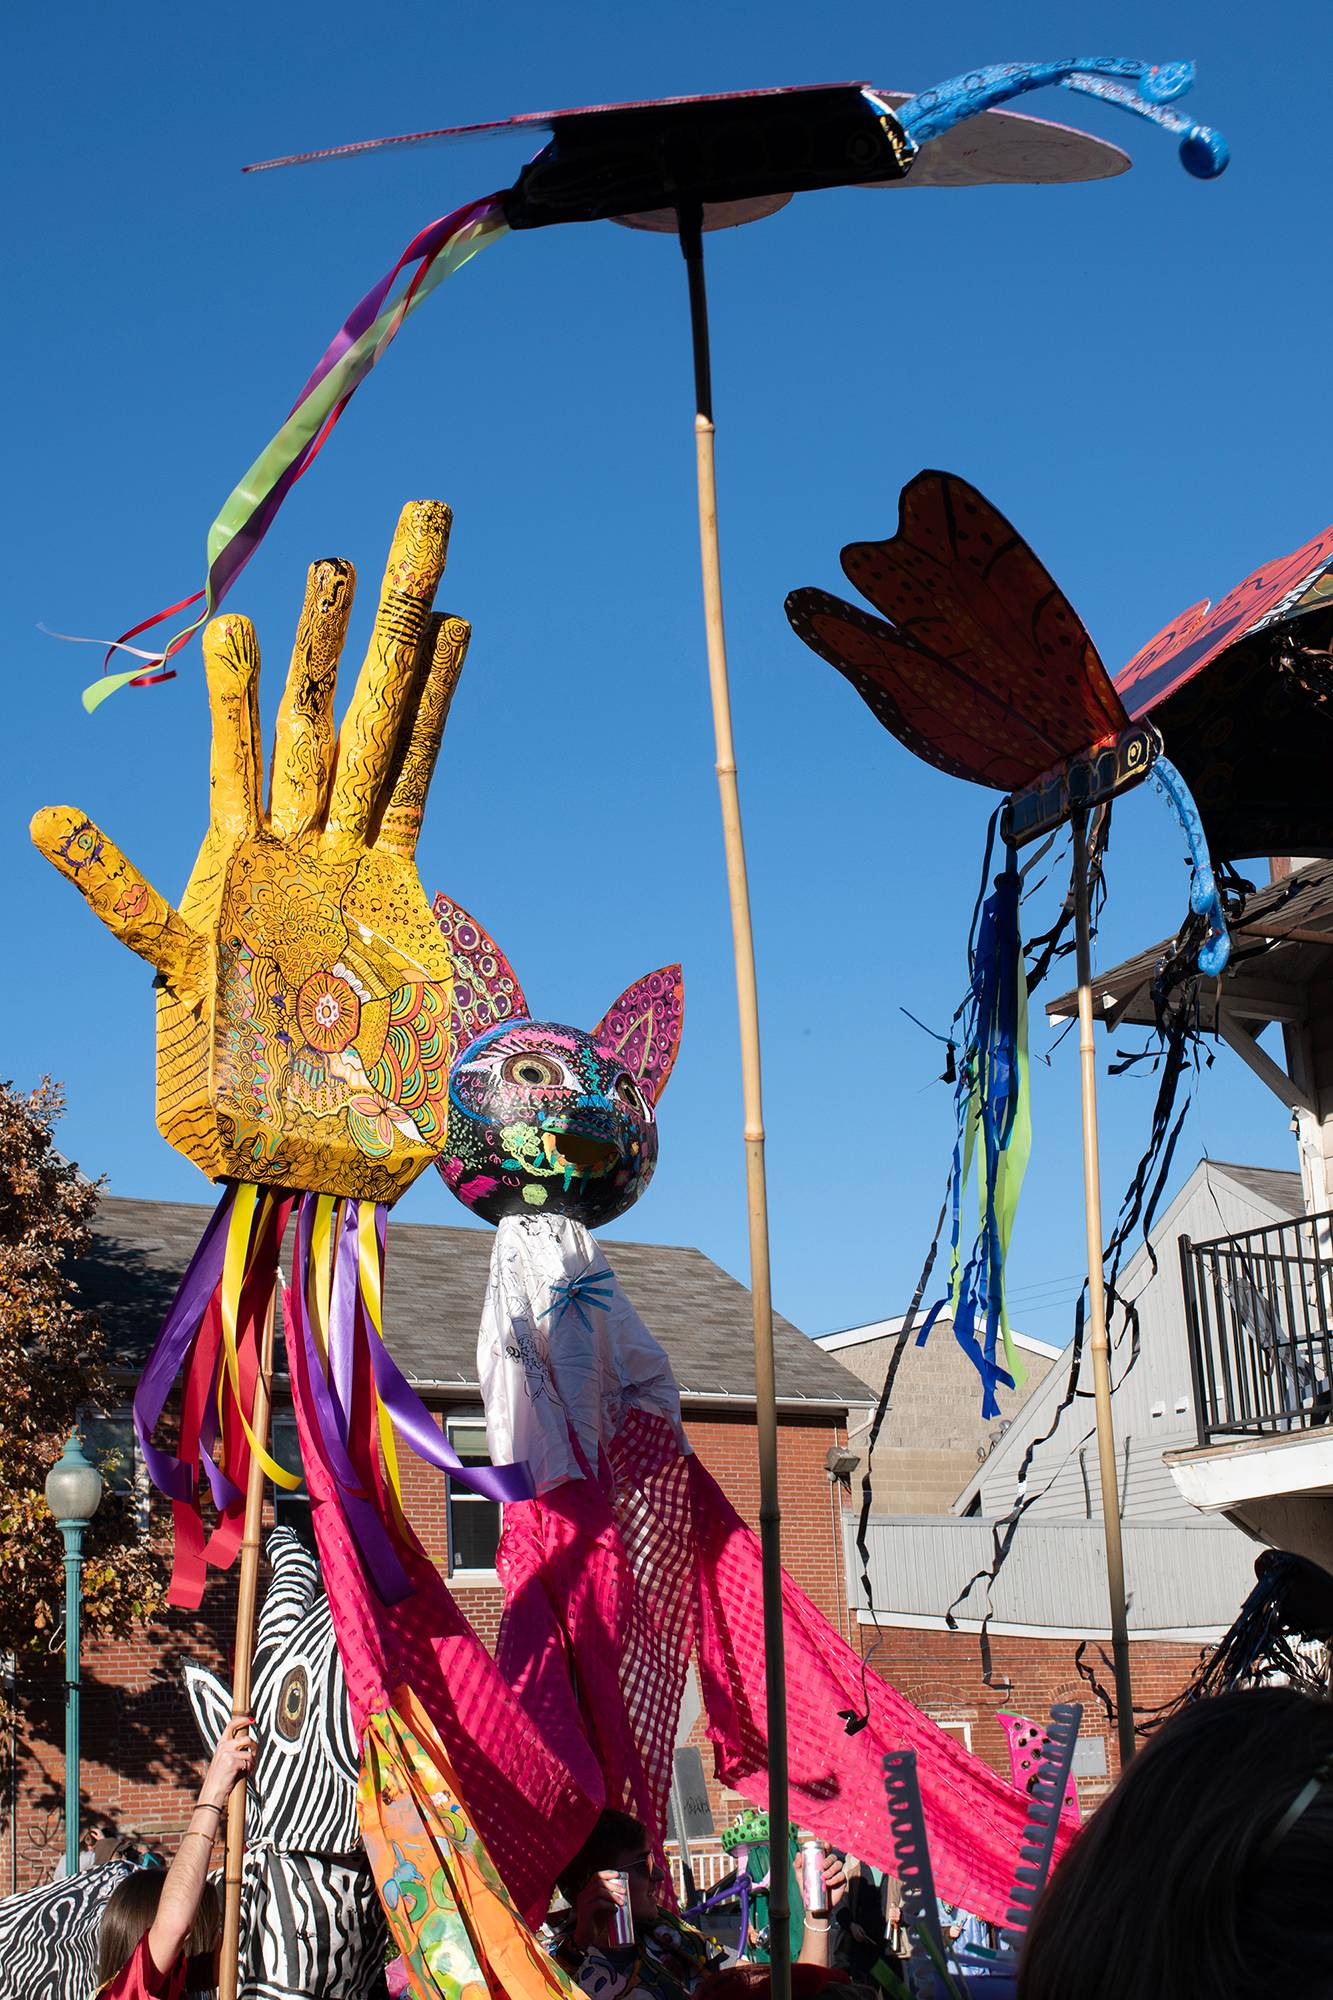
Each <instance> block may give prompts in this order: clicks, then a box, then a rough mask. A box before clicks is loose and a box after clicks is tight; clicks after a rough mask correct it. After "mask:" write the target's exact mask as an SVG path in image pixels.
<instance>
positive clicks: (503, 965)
mask: <svg viewBox="0 0 1333 2000" xmlns="http://www.w3.org/2000/svg"><path fill="white" fill-rule="evenodd" d="M431 913H432V915H433V916H434V918H435V921H436V923H437V924H438V925H439V927H440V936H441V937H442V938H443V939H444V941H445V943H446V944H447V945H448V947H449V955H450V957H451V958H452V959H453V962H454V1013H453V1030H454V1055H455V1057H457V1056H460V1055H461V1054H462V1053H463V1050H464V1049H465V1048H467V1047H468V1046H469V1044H470V1043H472V1042H475V1041H476V1039H477V1036H478V1035H484V1034H485V1032H486V1030H487V1029H488V1028H495V1027H498V1026H499V1024H500V1022H501V1021H520V1020H522V1019H524V1018H525V1016H526V1015H527V1011H528V1003H527V1001H526V1000H525V999H524V997H523V988H522V987H521V986H520V985H519V983H518V979H517V977H516V975H515V972H514V968H513V966H512V965H511V964H510V963H509V960H508V959H507V958H506V957H505V955H504V953H503V952H502V951H501V949H500V947H499V945H498V944H497V943H496V942H495V939H494V938H493V937H489V936H488V935H487V934H486V932H485V931H484V930H483V929H482V927H481V925H480V924H479V923H478V922H477V920H476V918H475V917H470V916H469V915H468V913H467V911H466V910H462V909H460V908H459V906H458V904H457V903H455V902H453V901H452V900H451V899H450V898H449V897H448V896H446V895H445V893H444V891H443V890H441V891H440V893H439V895H438V896H437V897H436V898H435V901H434V902H433V903H432V904H431Z"/></svg>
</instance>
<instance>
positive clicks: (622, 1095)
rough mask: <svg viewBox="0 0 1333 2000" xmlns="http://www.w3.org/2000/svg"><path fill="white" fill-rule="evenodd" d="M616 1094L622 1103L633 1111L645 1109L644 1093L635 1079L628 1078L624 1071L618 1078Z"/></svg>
mask: <svg viewBox="0 0 1333 2000" xmlns="http://www.w3.org/2000/svg"><path fill="white" fill-rule="evenodd" d="M615 1093H616V1096H617V1097H618V1098H619V1099H620V1101H621V1103H622V1104H627V1105H628V1106H629V1108H630V1110H631V1111H642V1110H643V1109H644V1102H643V1093H642V1092H641V1091H640V1089H639V1086H638V1084H637V1083H636V1082H635V1081H634V1078H633V1077H632V1076H627V1075H626V1074H625V1072H624V1071H623V1070H622V1071H621V1073H620V1075H619V1076H618V1077H617V1078H616V1081H615Z"/></svg>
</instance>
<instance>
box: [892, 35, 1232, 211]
mask: <svg viewBox="0 0 1333 2000" xmlns="http://www.w3.org/2000/svg"><path fill="white" fill-rule="evenodd" d="M1193 82H1194V64H1193V63H1192V62H1169V63H1148V62H1141V61H1140V60H1139V59H1138V58H1137V57H1135V56H1068V57H1063V58H1060V59H1057V60H1056V61H1055V62H1018V63H990V64H988V65H986V66H985V67H983V68H981V69H970V70H967V71H965V72H964V73H963V75H962V76H952V77H950V78H949V79H948V81H947V82H946V83H937V84H936V85H935V86H934V87H933V89H931V90H922V91H918V93H917V95H916V96H915V97H909V98H908V100H907V102H906V103H905V104H900V105H899V106H898V109H897V111H896V112H895V113H894V116H895V117H896V118H897V120H898V123H899V124H900V125H901V126H902V128H903V130H904V131H905V132H906V134H907V137H908V139H909V140H910V142H911V144H912V147H913V149H914V150H915V149H916V148H917V147H919V146H923V145H924V144H925V143H926V141H927V140H928V139H938V138H939V137H940V135H941V133H944V132H949V131H951V130H952V129H953V127H954V126H955V125H960V124H961V123H962V122H963V120H964V119H965V118H975V117H976V116H977V114H978V112H981V111H991V110H993V109H994V108H995V106H996V105H999V104H1007V103H1008V102H1009V101H1010V100H1011V99H1012V98H1015V97H1023V96H1025V95H1026V93H1027V92H1028V91H1029V90H1045V89H1046V88H1047V87H1048V86H1050V85H1053V84H1058V85H1059V86H1060V87H1061V88H1062V89H1064V90H1077V91H1082V92H1083V93H1084V95H1085V96H1088V97H1100V98H1101V99H1103V101H1104V102H1105V103H1107V104H1116V105H1118V106H1119V107H1120V109H1121V110H1122V111H1131V112H1133V114H1134V115H1135V117H1137V118H1147V119H1149V120H1150V121H1151V122H1152V123H1153V124H1154V125H1161V126H1162V127H1164V129H1165V130H1166V131H1168V132H1173V133H1177V134H1179V135H1180V163H1181V165H1182V166H1183V167H1184V169H1185V171H1186V172H1187V173H1190V174H1193V175H1194V177H1195V179H1196V180H1204V181H1208V180H1215V179H1216V177H1217V176H1218V174H1220V173H1224V172H1225V170H1226V166H1227V162H1228V160H1229V159H1230V158H1231V149H1230V147H1229V146H1228V145H1227V142H1226V140H1225V139H1224V138H1223V137H1222V135H1221V133H1220V132H1214V131H1213V129H1212V128H1211V126H1208V125H1194V124H1191V123H1190V121H1189V119H1187V118H1183V117H1182V116H1181V115H1180V113H1179V112H1178V111H1172V110H1170V109H1169V106H1170V105H1171V104H1172V103H1174V101H1175V100H1176V99H1177V98H1179V97H1183V96H1184V95H1185V93H1186V91H1187V90H1189V89H1190V87H1191V85H1192V84H1193Z"/></svg>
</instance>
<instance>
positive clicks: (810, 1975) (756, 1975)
mask: <svg viewBox="0 0 1333 2000" xmlns="http://www.w3.org/2000/svg"><path fill="white" fill-rule="evenodd" d="M832 1987H836V1988H837V1990H838V1993H839V1996H840V2000H846V1996H848V1995H849V1994H854V1993H858V1992H860V1991H861V1988H859V1987H856V1986H854V1985H853V1983H852V1981H851V1979H850V1978H849V1977H848V1975H847V1974H846V1973H845V1972H843V1971H842V1970H841V1969H839V1968H836V1967H833V1966H828V1965H800V1964H796V1965H793V1967H792V1969H791V1992H792V2000H817V1997H818V1995H819V1994H821V1993H826V1992H828V1991H829V1989H830V1988H832ZM772 1994H773V1968H772V1966H771V1965H749V1964H745V1965H723V1966H719V1967H718V1970H717V1971H716V1972H710V1973H708V1974H707V1975H706V1976H705V1977H704V1978H703V1979H701V1980H700V1981H699V1984H698V1985H697V1986H696V1987H695V1989H694V1993H693V1996H692V2000H772Z"/></svg>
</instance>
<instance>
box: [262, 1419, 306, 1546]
mask: <svg viewBox="0 0 1333 2000" xmlns="http://www.w3.org/2000/svg"><path fill="white" fill-rule="evenodd" d="M268 1448H269V1452H270V1454H271V1456H272V1457H274V1458H276V1460H277V1461H278V1464H279V1465H281V1466H282V1467H283V1468H284V1469H285V1470H286V1471H288V1472H300V1471H301V1440H300V1438H299V1437H298V1436H297V1432H296V1418H295V1417H294V1416H293V1415H292V1414H291V1413H290V1412H289V1411H288V1412H277V1413H275V1414H274V1417H273V1422H272V1425H271V1428H270V1433H269V1446H268ZM269 1490H270V1492H271V1494H272V1498H273V1525H274V1527H275V1528H292V1529H294V1530H295V1532H296V1534H297V1535H298V1536H299V1538H300V1540H301V1542H302V1543H303V1545H304V1546H305V1547H306V1548H308V1549H309V1550H310V1551H311V1553H312V1554H313V1553H315V1530H314V1527H313V1525H312V1523H311V1520H310V1494H309V1492H308V1490H307V1488H306V1484H305V1481H304V1479H302V1481H301V1484H300V1485H299V1486H298V1487H297V1489H296V1491H295V1492H294V1493H289V1492H288V1491H287V1489H286V1487H284V1486H277V1485H270V1489H269Z"/></svg>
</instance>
